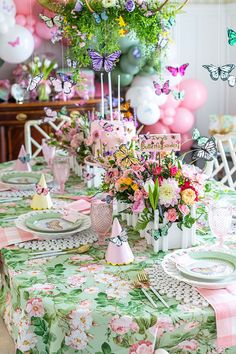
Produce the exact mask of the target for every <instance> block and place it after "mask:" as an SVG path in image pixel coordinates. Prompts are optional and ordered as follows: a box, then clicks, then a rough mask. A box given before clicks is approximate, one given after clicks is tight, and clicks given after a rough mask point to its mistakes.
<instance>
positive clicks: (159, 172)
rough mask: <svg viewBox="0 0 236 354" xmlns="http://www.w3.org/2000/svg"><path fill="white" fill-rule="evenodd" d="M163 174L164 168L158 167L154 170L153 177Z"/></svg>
mask: <svg viewBox="0 0 236 354" xmlns="http://www.w3.org/2000/svg"><path fill="white" fill-rule="evenodd" d="M161 172H162V167H159V166H156V167H153V168H152V174H153V176H157V175H160V174H161Z"/></svg>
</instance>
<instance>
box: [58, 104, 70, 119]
mask: <svg viewBox="0 0 236 354" xmlns="http://www.w3.org/2000/svg"><path fill="white" fill-rule="evenodd" d="M58 116H59V117H60V116H68V109H67V108H66V106H63V107H62V108H61V110H60V112H59V113H58Z"/></svg>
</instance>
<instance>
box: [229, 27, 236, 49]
mask: <svg viewBox="0 0 236 354" xmlns="http://www.w3.org/2000/svg"><path fill="white" fill-rule="evenodd" d="M227 33H228V43H229V45H231V46H233V45H235V44H236V32H235V31H234V30H232V29H230V28H228V30H227Z"/></svg>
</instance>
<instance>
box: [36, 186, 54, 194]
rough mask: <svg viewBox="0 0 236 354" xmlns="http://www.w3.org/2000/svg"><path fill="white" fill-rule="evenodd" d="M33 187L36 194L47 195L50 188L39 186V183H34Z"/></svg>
mask: <svg viewBox="0 0 236 354" xmlns="http://www.w3.org/2000/svg"><path fill="white" fill-rule="evenodd" d="M35 189H36V193H37V194H38V195H43V196H46V195H48V193H49V192H50V190H51V188H44V187H41V186H40V185H39V184H36V186H35Z"/></svg>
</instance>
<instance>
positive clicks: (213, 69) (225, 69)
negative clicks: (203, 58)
mask: <svg viewBox="0 0 236 354" xmlns="http://www.w3.org/2000/svg"><path fill="white" fill-rule="evenodd" d="M203 68H205V69H207V71H208V72H209V74H210V77H211V79H212V80H214V81H217V80H218V79H219V78H221V80H223V81H226V80H228V77H229V74H230V73H231V71H232V70H233V69H234V68H235V65H234V64H226V65H223V66H221V67H218V66H215V65H213V64H210V65H203Z"/></svg>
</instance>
